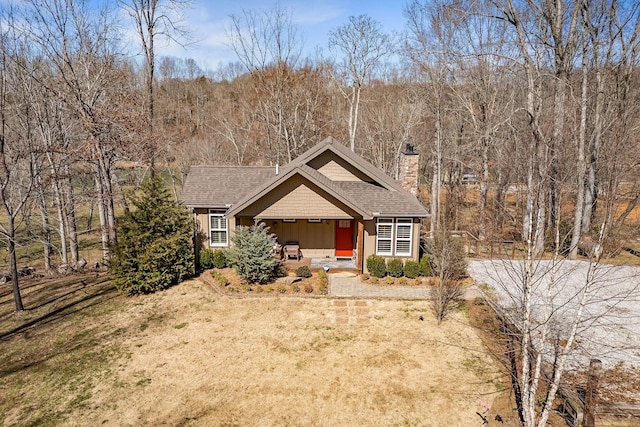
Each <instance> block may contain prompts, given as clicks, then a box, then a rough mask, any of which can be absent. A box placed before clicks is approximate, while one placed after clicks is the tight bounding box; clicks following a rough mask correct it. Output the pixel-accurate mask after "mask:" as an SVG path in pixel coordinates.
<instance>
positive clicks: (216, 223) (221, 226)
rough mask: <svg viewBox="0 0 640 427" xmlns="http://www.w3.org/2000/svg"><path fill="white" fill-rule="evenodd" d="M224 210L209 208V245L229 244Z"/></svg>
mask: <svg viewBox="0 0 640 427" xmlns="http://www.w3.org/2000/svg"><path fill="white" fill-rule="evenodd" d="M224 213H225V211H224V210H217V209H211V210H209V246H229V233H228V228H227V218H226V217H225V216H224Z"/></svg>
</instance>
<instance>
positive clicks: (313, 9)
mask: <svg viewBox="0 0 640 427" xmlns="http://www.w3.org/2000/svg"><path fill="white" fill-rule="evenodd" d="M276 4H278V5H280V6H281V7H283V8H285V9H287V10H288V11H290V12H291V13H292V16H293V21H294V23H295V24H296V25H297V26H298V29H299V32H300V34H301V35H302V36H303V38H304V42H305V43H304V47H305V53H306V54H309V55H311V54H312V53H313V52H314V50H315V46H322V47H323V48H324V49H325V50H326V47H327V37H328V34H329V31H331V30H332V29H334V28H336V27H338V26H340V25H342V24H344V23H346V22H347V20H348V18H349V16H352V15H362V14H366V15H369V16H370V17H372V18H373V19H375V20H376V21H378V22H380V24H381V25H382V27H383V29H384V30H385V31H387V32H391V31H400V30H402V27H403V26H404V16H403V8H404V6H405V1H404V0H391V1H389V0H388V1H383V0H368V1H366V0H306V1H305V0H280V1H278V2H269V1H264V0H263V1H261V0H235V1H234V0H194V1H193V6H192V8H191V9H190V10H187V11H186V12H185V18H186V21H185V22H184V24H185V25H186V26H187V27H188V28H189V29H190V30H191V32H192V37H193V38H194V40H196V41H197V44H196V45H192V46H188V47H187V48H186V49H185V48H183V47H180V46H178V45H175V44H173V45H169V46H167V44H166V42H160V43H158V46H157V50H158V54H159V55H161V56H162V55H171V56H176V57H181V58H193V59H195V60H196V62H197V63H198V65H200V67H201V68H205V69H209V70H213V69H216V68H217V67H218V64H219V63H228V62H230V61H236V60H237V59H236V57H235V54H234V53H233V51H232V50H231V49H229V48H228V47H227V46H226V44H228V39H227V36H226V33H225V28H226V27H227V25H228V22H229V15H231V14H240V13H241V12H242V9H248V10H251V9H257V10H265V9H268V8H271V7H273V6H274V5H276Z"/></svg>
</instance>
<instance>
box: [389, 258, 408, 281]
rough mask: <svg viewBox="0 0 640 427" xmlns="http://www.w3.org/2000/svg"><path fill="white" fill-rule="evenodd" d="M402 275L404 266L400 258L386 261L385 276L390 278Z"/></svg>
mask: <svg viewBox="0 0 640 427" xmlns="http://www.w3.org/2000/svg"><path fill="white" fill-rule="evenodd" d="M403 273H404V265H403V264H402V260H401V259H400V258H392V259H390V260H387V274H389V276H391V277H402V275H403Z"/></svg>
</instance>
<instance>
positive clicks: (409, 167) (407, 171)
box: [398, 144, 420, 197]
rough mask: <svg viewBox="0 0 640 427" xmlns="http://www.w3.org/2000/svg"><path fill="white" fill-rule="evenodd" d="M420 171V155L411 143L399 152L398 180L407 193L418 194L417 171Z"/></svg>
mask: <svg viewBox="0 0 640 427" xmlns="http://www.w3.org/2000/svg"><path fill="white" fill-rule="evenodd" d="M419 171H420V155H419V154H418V153H416V152H415V151H414V149H413V145H412V144H407V147H406V148H405V150H404V151H403V152H401V153H400V170H399V174H398V180H399V181H400V184H401V185H402V188H404V189H405V190H406V191H408V192H409V193H411V194H413V195H414V196H416V197H417V196H418V172H419Z"/></svg>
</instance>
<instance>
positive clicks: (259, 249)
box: [228, 222, 280, 284]
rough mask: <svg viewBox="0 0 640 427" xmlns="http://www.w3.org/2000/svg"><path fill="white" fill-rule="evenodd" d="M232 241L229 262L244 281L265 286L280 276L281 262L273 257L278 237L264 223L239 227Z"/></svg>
mask: <svg viewBox="0 0 640 427" xmlns="http://www.w3.org/2000/svg"><path fill="white" fill-rule="evenodd" d="M231 241H232V242H233V245H232V246H231V248H230V249H229V253H228V256H229V261H230V263H231V265H233V267H234V268H235V269H236V271H237V272H238V275H239V276H240V277H241V278H242V279H244V280H245V281H247V282H249V283H262V284H264V283H269V282H270V281H272V280H273V279H274V278H275V277H276V276H277V275H278V273H279V267H280V262H279V261H278V260H277V259H276V258H275V257H274V256H273V248H274V247H275V245H276V237H275V235H273V234H271V233H269V230H268V228H267V226H266V225H264V223H262V222H260V223H257V224H254V225H252V226H250V227H243V226H239V227H238V228H237V229H236V232H235V234H234V235H233V236H232V238H231Z"/></svg>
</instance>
